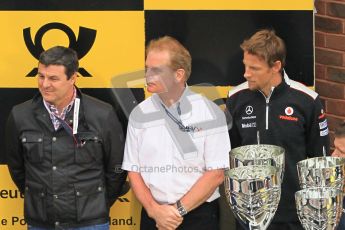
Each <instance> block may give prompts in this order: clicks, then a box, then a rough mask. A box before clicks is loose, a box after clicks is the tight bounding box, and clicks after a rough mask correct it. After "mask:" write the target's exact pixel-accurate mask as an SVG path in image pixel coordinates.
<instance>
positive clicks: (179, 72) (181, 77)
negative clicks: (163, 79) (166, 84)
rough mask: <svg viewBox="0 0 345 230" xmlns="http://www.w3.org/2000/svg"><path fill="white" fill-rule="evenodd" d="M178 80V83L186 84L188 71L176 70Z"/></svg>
mask: <svg viewBox="0 0 345 230" xmlns="http://www.w3.org/2000/svg"><path fill="white" fill-rule="evenodd" d="M176 80H177V81H178V82H185V81H186V71H185V70H184V69H177V70H176Z"/></svg>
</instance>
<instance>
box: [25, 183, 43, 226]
mask: <svg viewBox="0 0 345 230" xmlns="http://www.w3.org/2000/svg"><path fill="white" fill-rule="evenodd" d="M46 195H47V194H46V189H45V188H44V187H43V186H42V185H40V184H38V183H34V182H27V183H26V186H25V194H24V197H25V198H24V215H25V217H27V218H29V219H32V220H37V221H43V222H44V221H46V220H47V214H46V213H47V212H46Z"/></svg>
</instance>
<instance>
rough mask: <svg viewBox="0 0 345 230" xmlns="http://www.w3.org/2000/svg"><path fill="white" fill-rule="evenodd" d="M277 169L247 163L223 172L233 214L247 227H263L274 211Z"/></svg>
mask: <svg viewBox="0 0 345 230" xmlns="http://www.w3.org/2000/svg"><path fill="white" fill-rule="evenodd" d="M279 177H280V175H279V173H278V169H277V168H276V167H273V166H266V165H250V166H242V167H237V168H233V169H229V170H227V171H226V172H225V179H224V187H225V195H226V198H227V202H228V204H229V205H230V207H231V209H232V211H233V213H234V215H235V217H236V218H237V219H238V220H239V221H240V222H241V224H243V225H244V226H246V228H247V229H253V230H254V229H257V230H263V229H266V228H267V227H268V225H269V224H270V223H271V221H272V219H273V216H274V214H275V212H276V210H277V207H278V204H279V200H280V194H281V187H280V178H279Z"/></svg>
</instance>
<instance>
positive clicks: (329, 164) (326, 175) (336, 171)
mask: <svg viewBox="0 0 345 230" xmlns="http://www.w3.org/2000/svg"><path fill="white" fill-rule="evenodd" d="M297 172H298V179H299V183H300V186H301V188H302V189H304V190H301V191H300V192H299V193H296V195H295V198H296V205H297V214H298V216H299V218H300V221H301V223H302V225H303V227H304V228H305V229H308V230H309V229H312V230H314V229H315V230H318V229H335V227H336V225H337V224H338V221H339V219H340V217H341V215H342V204H343V203H342V198H341V202H340V203H339V202H338V200H339V199H338V198H337V199H336V198H334V197H338V196H341V197H343V191H344V179H345V175H344V173H345V158H340V157H329V156H324V157H314V158H310V159H306V160H302V161H300V162H298V163H297ZM322 189H324V190H322ZM327 189H329V190H330V192H328V191H327V192H325V191H326V190H327ZM332 189H333V190H332ZM302 191H303V192H302ZM334 191H337V192H334ZM301 196H303V197H304V198H303V199H302V198H301ZM305 197H311V198H313V199H311V198H310V199H311V200H314V201H313V202H314V203H315V202H317V201H316V200H317V197H321V198H322V199H321V198H320V202H321V200H325V201H323V202H326V201H327V197H328V198H329V201H327V202H329V204H328V205H331V204H333V206H335V205H336V206H337V208H333V209H331V207H327V208H325V207H323V206H322V207H320V208H319V209H316V208H315V207H313V208H314V209H313V210H316V211H314V212H310V213H308V214H305V213H304V212H305V211H306V210H310V209H311V207H302V209H301V208H300V207H299V205H304V206H309V203H306V202H307V201H308V200H307V199H306V198H305ZM301 199H302V201H304V203H302V204H301V203H300V202H301ZM338 203H339V204H338ZM338 206H339V208H338ZM301 210H302V211H301ZM317 210H318V211H317ZM334 212H335V213H334ZM325 213H326V214H327V215H328V216H325V215H326V214H325ZM326 217H327V218H326Z"/></svg>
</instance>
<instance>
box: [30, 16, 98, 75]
mask: <svg viewBox="0 0 345 230" xmlns="http://www.w3.org/2000/svg"><path fill="white" fill-rule="evenodd" d="M53 29H57V30H61V31H63V32H64V33H65V34H66V35H67V37H68V40H69V48H72V49H74V50H75V51H77V53H78V59H79V60H80V59H82V58H83V57H84V56H85V55H86V54H87V53H88V52H89V51H90V49H91V47H92V45H93V43H94V42H95V39H96V32H97V31H96V30H93V29H90V28H86V27H79V36H78V39H77V38H76V36H75V34H74V32H73V30H72V29H71V28H69V27H68V26H67V25H65V24H63V23H58V22H52V23H48V24H45V25H44V26H42V27H41V28H40V29H39V30H38V31H37V33H36V35H35V42H33V41H32V38H31V32H30V27H28V28H25V29H24V30H23V36H24V41H25V44H26V47H27V48H28V50H29V51H30V53H31V55H32V56H33V57H35V58H36V59H37V60H38V59H39V56H40V54H41V53H42V52H43V51H44V49H43V46H42V38H43V36H44V34H45V33H46V32H48V31H50V30H53ZM78 72H79V74H81V75H82V76H84V77H92V76H91V74H90V73H88V72H87V71H86V70H85V69H84V68H83V67H79V70H78ZM36 75H37V67H35V68H34V69H33V70H31V71H30V72H29V73H28V74H27V75H26V76H27V77H35V76H36Z"/></svg>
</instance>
